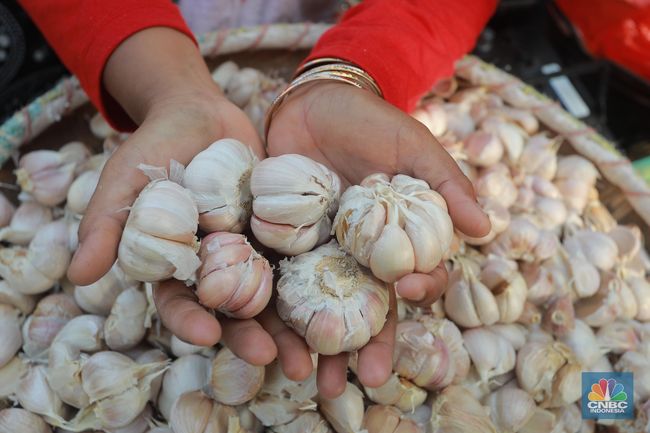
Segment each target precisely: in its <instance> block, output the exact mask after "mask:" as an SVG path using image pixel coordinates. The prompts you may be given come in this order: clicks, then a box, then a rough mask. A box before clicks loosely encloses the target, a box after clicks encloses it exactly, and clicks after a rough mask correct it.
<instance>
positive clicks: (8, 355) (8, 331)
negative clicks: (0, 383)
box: [0, 304, 23, 367]
mask: <svg viewBox="0 0 650 433" xmlns="http://www.w3.org/2000/svg"><path fill="white" fill-rule="evenodd" d="M19 316H20V311H18V310H17V309H15V308H13V307H10V306H9V305H4V304H0V341H1V342H2V343H0V367H3V366H4V365H5V364H7V363H8V362H9V361H11V360H12V359H13V357H14V356H15V355H16V353H17V352H18V351H19V350H20V346H22V344H23V338H22V334H21V332H20V326H21V321H20V317H19Z"/></svg>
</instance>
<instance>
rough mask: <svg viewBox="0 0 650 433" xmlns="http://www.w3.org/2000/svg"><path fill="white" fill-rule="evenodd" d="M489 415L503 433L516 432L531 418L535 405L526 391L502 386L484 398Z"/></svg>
mask: <svg viewBox="0 0 650 433" xmlns="http://www.w3.org/2000/svg"><path fill="white" fill-rule="evenodd" d="M484 403H485V405H486V406H487V407H488V408H489V409H490V417H491V418H492V422H494V425H495V426H496V428H497V429H498V430H499V431H500V432H503V433H514V432H518V431H519V430H520V429H521V428H522V427H523V426H524V425H526V423H527V422H528V421H529V420H530V419H531V418H532V416H533V413H534V412H535V408H536V407H537V405H536V404H535V400H533V398H532V397H531V396H530V394H528V393H527V392H526V391H523V390H521V389H519V388H517V387H516V386H512V387H511V386H507V385H506V386H503V387H501V388H499V389H498V390H496V391H494V392H493V393H491V394H490V395H489V396H488V397H487V398H486V399H485V402H484Z"/></svg>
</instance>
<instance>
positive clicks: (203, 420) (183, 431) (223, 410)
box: [169, 391, 245, 433]
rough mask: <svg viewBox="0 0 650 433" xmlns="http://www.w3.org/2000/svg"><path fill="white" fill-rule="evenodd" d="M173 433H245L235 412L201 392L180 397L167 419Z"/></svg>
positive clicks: (193, 392) (187, 393)
mask: <svg viewBox="0 0 650 433" xmlns="http://www.w3.org/2000/svg"><path fill="white" fill-rule="evenodd" d="M169 426H170V427H171V429H172V431H173V432H174V433H245V432H244V431H243V430H241V428H240V425H239V416H238V415H237V411H236V410H235V409H234V408H232V407H230V406H225V405H222V404H219V403H217V402H215V401H214V400H212V399H211V398H210V397H208V396H206V395H205V394H203V393H202V392H201V391H192V392H186V393H185V394H183V395H181V396H180V397H179V398H178V400H176V403H175V404H174V407H173V408H172V411H171V415H170V417H169Z"/></svg>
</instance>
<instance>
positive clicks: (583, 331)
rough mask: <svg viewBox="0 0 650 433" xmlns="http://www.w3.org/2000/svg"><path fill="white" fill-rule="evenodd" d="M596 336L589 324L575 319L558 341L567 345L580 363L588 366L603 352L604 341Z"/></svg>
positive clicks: (596, 360)
mask: <svg viewBox="0 0 650 433" xmlns="http://www.w3.org/2000/svg"><path fill="white" fill-rule="evenodd" d="M601 329H604V328H601ZM599 334H600V331H599ZM597 338H598V337H597V336H596V335H595V334H594V331H593V330H592V329H591V327H590V326H589V325H587V324H586V323H585V322H583V321H582V320H579V319H575V322H574V326H573V329H570V330H569V331H568V332H566V333H565V334H564V335H562V336H561V337H560V338H559V341H561V342H562V343H564V344H566V345H567V346H569V348H570V349H571V350H572V351H573V353H574V354H575V357H576V359H577V360H578V362H579V363H580V364H582V365H583V366H585V367H586V368H589V367H591V366H593V365H594V364H596V362H598V360H599V359H600V357H601V356H602V355H603V353H605V350H603V346H604V345H605V344H606V343H605V342H604V341H601V339H600V338H598V339H597Z"/></svg>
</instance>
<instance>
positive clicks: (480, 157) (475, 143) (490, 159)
mask: <svg viewBox="0 0 650 433" xmlns="http://www.w3.org/2000/svg"><path fill="white" fill-rule="evenodd" d="M463 150H464V152H465V154H466V155H467V160H468V161H469V163H470V164H472V165H475V166H478V167H489V166H491V165H494V164H496V163H497V162H499V161H500V160H501V158H502V157H503V144H501V141H500V140H499V138H498V137H497V136H495V135H494V134H490V133H489V132H484V131H476V132H473V133H472V134H470V135H469V136H468V137H467V138H465V140H464V148H463Z"/></svg>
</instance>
